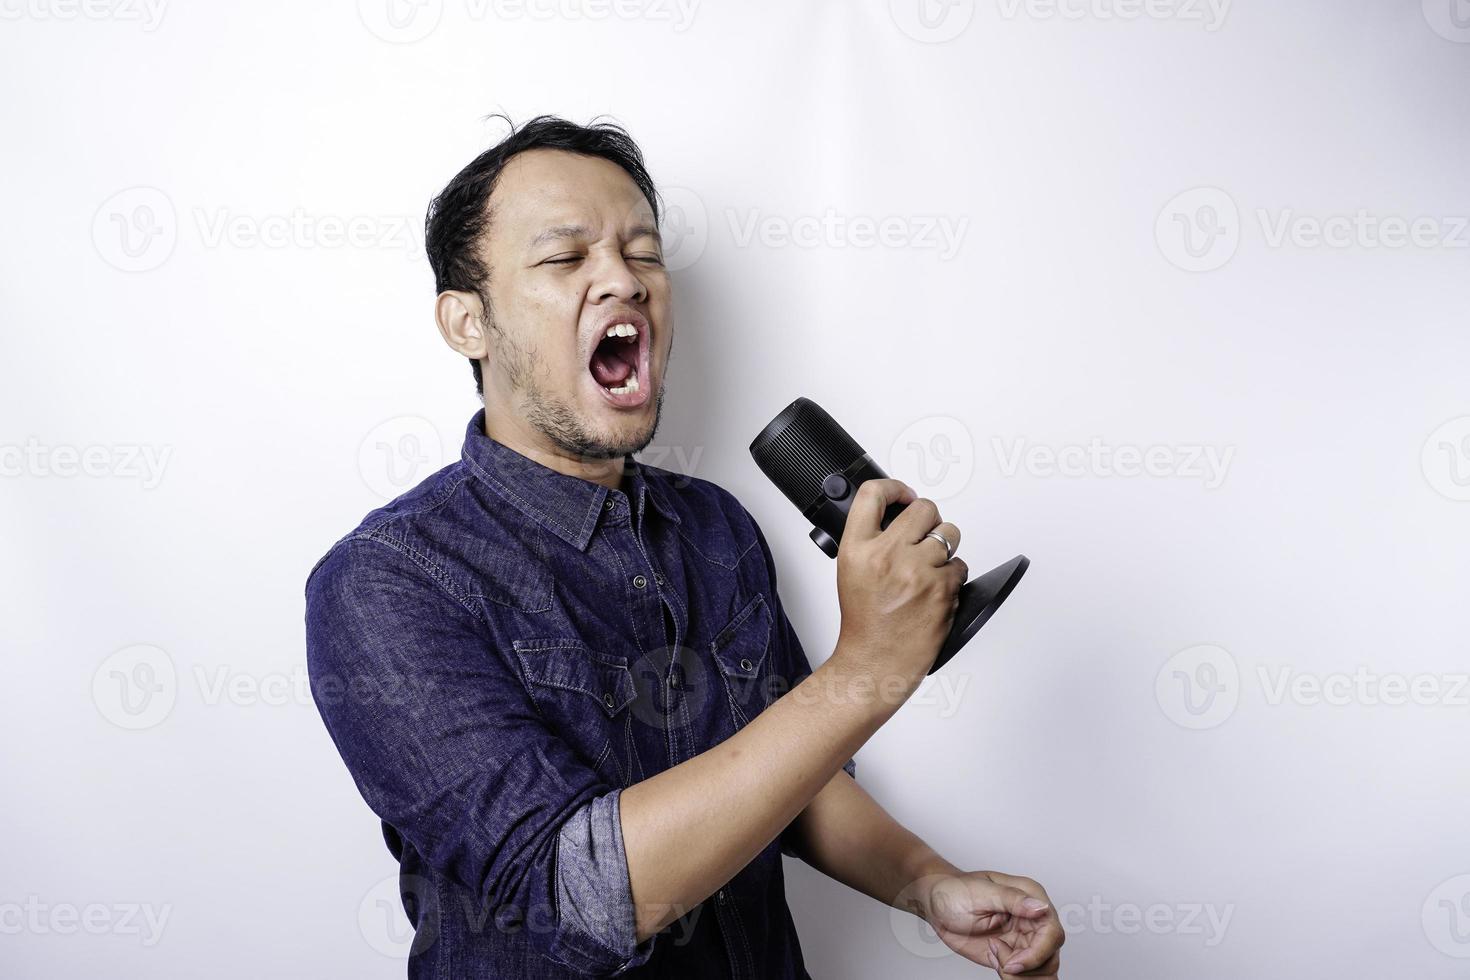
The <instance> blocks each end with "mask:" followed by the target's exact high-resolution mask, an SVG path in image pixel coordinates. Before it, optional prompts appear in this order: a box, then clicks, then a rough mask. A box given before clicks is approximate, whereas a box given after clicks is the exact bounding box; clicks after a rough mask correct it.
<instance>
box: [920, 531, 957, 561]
mask: <svg viewBox="0 0 1470 980" xmlns="http://www.w3.org/2000/svg"><path fill="white" fill-rule="evenodd" d="M924 537H926V538H938V539H939V540H940V541H943V542H944V560H945V561H949V560H950V559H951V558H953V557H954V545H952V544H950V543H949V538H946V537H945V536H944V535H942V534H940V533H939V532H938V531H930V532H929V533H928V534H926V535H924Z"/></svg>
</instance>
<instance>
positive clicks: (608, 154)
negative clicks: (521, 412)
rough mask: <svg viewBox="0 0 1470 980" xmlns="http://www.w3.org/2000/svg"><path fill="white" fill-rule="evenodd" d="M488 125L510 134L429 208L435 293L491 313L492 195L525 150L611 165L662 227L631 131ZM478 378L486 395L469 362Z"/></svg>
mask: <svg viewBox="0 0 1470 980" xmlns="http://www.w3.org/2000/svg"><path fill="white" fill-rule="evenodd" d="M486 118H488V119H496V118H499V119H504V120H505V122H506V124H507V125H508V126H509V127H510V132H509V133H508V134H507V135H506V136H505V138H504V139H502V140H501V141H500V142H499V143H496V144H495V145H494V146H492V147H490V148H489V149H488V150H486V151H485V152H483V153H481V154H480V155H479V156H477V157H475V158H474V159H473V160H471V161H470V162H469V164H468V165H467V166H465V168H464V169H463V170H461V171H460V172H459V173H457V174H455V175H454V179H453V180H451V181H450V182H449V183H448V185H446V186H445V188H444V189H443V190H442V191H440V192H439V193H438V195H437V196H435V198H434V199H433V200H432V201H430V202H429V210H428V213H427V214H426V215H425V217H424V249H425V251H427V252H428V254H429V265H430V267H432V268H433V270H434V291H435V292H436V293H442V292H444V291H445V290H446V289H462V290H465V291H467V292H473V293H475V294H476V295H477V296H479V297H480V299H481V302H482V303H483V304H484V307H485V311H486V314H487V315H488V313H489V311H490V302H489V296H488V293H487V290H486V287H487V286H488V285H489V279H490V270H489V269H488V268H487V267H486V265H485V262H484V261H483V260H482V259H481V257H480V252H479V245H480V238H481V236H482V235H484V233H485V231H486V229H487V228H488V227H489V223H490V207H489V204H490V194H491V192H492V191H494V190H495V182H496V181H497V180H498V179H499V177H500V172H501V171H502V170H504V169H505V165H506V164H507V163H509V162H510V160H511V158H512V157H514V156H515V155H516V154H518V153H524V152H525V151H526V150H535V149H552V150H567V151H569V152H571V153H580V154H582V155H583V156H592V157H601V158H602V159H604V160H610V161H612V162H613V163H615V164H617V165H618V166H620V167H622V168H623V169H624V170H625V171H627V173H628V176H629V177H631V178H633V183H635V184H637V185H638V189H639V190H641V191H642V192H643V196H644V197H646V198H648V204H649V206H650V207H651V208H652V209H653V220H654V224H655V225H656V224H658V220H659V207H658V191H657V189H656V188H655V187H654V186H653V178H652V177H650V176H649V175H648V170H647V168H646V167H645V166H644V164H643V153H642V151H641V150H639V148H638V144H637V143H635V142H633V137H632V136H630V135H628V132H627V130H625V129H624V128H623V127H622V126H619V125H618V124H617V123H612V122H601V123H600V122H597V120H595V119H594V120H593V121H592V122H591V123H589V124H588V125H586V126H579V125H578V124H577V123H574V122H570V121H568V120H566V119H562V118H561V117H559V116H550V115H541V116H536V117H535V118H534V119H531V120H529V121H527V122H526V123H525V125H523V126H520V127H517V126H516V124H515V123H514V122H513V121H512V120H511V119H510V117H509V116H506V115H504V114H502V113H495V114H492V115H491V116H488V117H486ZM470 365H471V367H472V368H473V370H474V374H475V391H476V392H477V393H481V394H483V393H484V389H485V381H484V378H483V377H482V376H481V371H480V362H479V361H477V360H475V359H473V358H471V359H470Z"/></svg>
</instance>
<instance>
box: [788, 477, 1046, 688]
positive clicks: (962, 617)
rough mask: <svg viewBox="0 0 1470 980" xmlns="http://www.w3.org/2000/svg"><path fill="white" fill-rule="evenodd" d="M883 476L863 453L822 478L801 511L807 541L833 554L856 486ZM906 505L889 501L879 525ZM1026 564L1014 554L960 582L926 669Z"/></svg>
mask: <svg viewBox="0 0 1470 980" xmlns="http://www.w3.org/2000/svg"><path fill="white" fill-rule="evenodd" d="M886 479H888V474H887V473H884V472H883V469H882V467H880V466H879V465H878V464H877V463H876V462H874V461H873V457H872V456H870V455H869V454H867V453H863V454H862V455H861V456H859V457H858V458H857V459H855V460H854V461H853V462H852V464H851V465H849V466H848V467H847V468H846V469H845V470H842V471H841V472H838V473H831V474H828V476H827V478H826V479H825V480H823V481H822V492H821V494H819V495H818V497H817V499H816V500H814V501H812V503H811V504H809V505H808V506H807V507H806V508H805V509H804V510H803V511H802V513H803V515H805V517H806V518H807V520H809V521H811V522H812V531H811V539H812V540H813V541H815V542H816V543H817V547H819V548H821V549H822V550H823V551H824V552H826V553H827V555H828V557H830V558H836V557H837V548H838V545H839V544H840V543H841V542H842V529H843V528H844V527H845V526H846V525H847V514H848V511H849V510H851V508H852V502H853V499H854V498H855V497H856V495H857V488H858V487H859V486H861V485H862V484H863V483H865V482H867V481H868V480H886ZM906 507H908V504H902V503H892V504H889V505H888V506H887V507H885V508H884V510H883V517H882V518H881V519H880V520H879V522H878V523H879V527H880V528H887V527H888V525H889V524H891V523H893V519H894V518H895V517H897V516H898V515H899V514H902V513H903V512H904V509H905V508H906ZM1030 565H1031V562H1030V560H1029V559H1028V558H1027V557H1026V556H1025V555H1017V556H1016V557H1014V558H1012V559H1011V560H1010V561H1008V562H1005V563H1004V564H1001V565H997V566H996V567H995V568H992V569H991V570H990V571H988V572H985V573H984V574H983V575H980V576H978V577H977V578H973V579H971V580H970V581H968V582H966V583H965V584H964V585H963V586H961V588H960V603H959V608H958V609H957V610H956V611H955V616H954V622H953V623H952V625H951V627H950V632H949V636H948V637H947V638H946V639H945V641H944V643H943V644H942V645H941V646H940V648H939V653H938V655H937V656H936V657H935V658H934V664H933V665H932V666H931V667H930V668H929V670H928V671H927V673H930V674H932V673H934V672H935V671H936V670H938V669H939V668H940V667H943V666H944V665H945V664H947V663H949V661H950V660H951V659H952V658H953V657H954V655H955V654H956V653H959V651H960V648H961V647H963V646H964V645H965V644H966V643H968V642H969V640H970V638H971V637H972V636H974V635H975V634H976V633H977V632H979V630H980V627H982V626H984V625H985V623H986V622H987V621H988V620H989V619H990V617H991V616H992V615H993V614H994V613H995V611H996V610H997V609H999V608H1000V606H1001V603H1003V602H1005V601H1006V598H1007V597H1008V596H1009V595H1010V594H1011V591H1012V590H1013V589H1015V587H1016V583H1018V582H1020V581H1021V576H1022V575H1025V574H1026V569H1027V568H1029V567H1030Z"/></svg>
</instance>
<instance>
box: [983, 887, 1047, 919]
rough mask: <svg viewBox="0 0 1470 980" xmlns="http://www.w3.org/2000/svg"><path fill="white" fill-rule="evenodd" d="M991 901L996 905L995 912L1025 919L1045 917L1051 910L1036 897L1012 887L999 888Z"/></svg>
mask: <svg viewBox="0 0 1470 980" xmlns="http://www.w3.org/2000/svg"><path fill="white" fill-rule="evenodd" d="M991 900H992V901H993V902H994V903H995V905H994V909H995V911H997V912H1007V913H1009V914H1011V915H1015V916H1020V917H1021V918H1024V919H1034V918H1037V917H1038V916H1041V915H1045V914H1046V910H1047V909H1048V908H1050V906H1049V905H1048V904H1047V903H1046V902H1044V901H1042V900H1041V899H1039V898H1037V897H1036V896H1035V895H1028V894H1026V893H1025V892H1023V891H1021V889H1019V888H1015V887H1013V886H1011V885H1000V886H997V888H996V889H995V891H994V892H993V893H992V895H991Z"/></svg>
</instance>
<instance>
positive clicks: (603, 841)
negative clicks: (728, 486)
mask: <svg viewBox="0 0 1470 980" xmlns="http://www.w3.org/2000/svg"><path fill="white" fill-rule="evenodd" d="M306 637H307V662H308V670H309V676H310V681H311V690H312V696H313V698H314V699H315V702H316V705H317V708H318V710H319V711H320V712H321V715H322V719H323V720H324V722H325V723H326V727H327V731H328V732H329V733H330V735H331V738H332V740H333V742H334V743H335V744H336V746H337V750H338V752H339V753H340V754H341V756H342V759H343V761H344V762H345V763H346V764H347V768H348V770H349V771H350V772H351V774H352V778H353V780H354V781H355V782H356V784H357V787H358V789H359V791H360V792H361V793H362V796H363V799H364V800H365V801H366V803H367V805H368V806H369V807H370V808H371V809H372V810H373V812H374V813H375V814H376V815H377V816H378V817H379V818H380V819H381V821H382V829H383V835H384V838H385V840H386V842H387V844H388V848H389V850H390V852H391V853H392V854H393V857H394V858H395V859H396V860H397V861H398V863H399V885H400V889H399V891H400V895H401V897H402V899H403V903H404V909H405V911H406V913H407V915H408V917H409V920H410V921H411V922H413V923H414V925H415V929H416V933H415V939H414V943H413V946H412V949H411V952H410V956H409V966H408V975H409V977H411V978H413V977H434V978H460V977H469V976H476V977H516V978H524V980H539V978H559V977H575V976H615V975H616V976H627V977H681V978H683V977H700V978H712V977H737V978H752V980H753V978H802V977H806V976H807V973H806V970H805V968H804V966H803V962H802V956H801V947H800V944H799V942H798V941H797V935H796V930H795V927H794V926H793V923H792V919H791V914H790V910H789V909H788V908H787V905H786V899H785V888H784V878H783V874H782V861H781V855H782V853H786V854H792V851H791V850H790V847H789V844H788V843H787V841H786V835H785V833H783V834H782V835H781V836H779V837H777V838H776V839H775V840H773V841H772V842H771V843H770V844H769V845H767V846H766V848H765V849H764V850H762V851H761V852H760V853H759V854H758V855H756V857H755V858H754V860H752V861H751V862H750V863H749V864H748V865H747V866H746V867H745V868H743V869H742V870H741V871H740V872H739V873H738V874H737V875H736V876H735V877H734V878H732V879H731V880H730V881H729V882H728V883H727V884H726V885H725V886H724V887H723V888H721V889H719V890H718V891H717V892H716V893H715V894H714V895H712V896H710V897H709V899H707V900H706V901H705V902H703V903H701V904H700V905H698V906H696V907H695V908H693V909H691V910H689V911H688V912H687V913H686V914H685V915H684V916H683V917H681V918H680V919H678V920H676V921H675V922H674V923H672V924H671V925H669V926H668V927H667V928H665V929H664V930H663V931H662V932H660V933H658V934H657V935H654V936H651V937H649V938H648V939H646V940H645V941H644V942H643V943H642V944H635V938H636V937H635V933H634V920H633V905H632V898H631V890H630V887H629V880H628V865H627V858H626V855H625V853H624V850H623V836H622V825H621V822H620V817H619V810H618V804H619V799H620V796H621V793H622V790H623V789H624V788H625V787H628V786H631V785H632V784H634V783H636V782H639V781H640V780H643V779H647V778H649V777H650V776H653V775H655V774H656V773H659V772H662V771H663V770H665V769H668V768H670V767H672V766H675V765H678V764H679V763H681V762H684V761H685V760H687V759H689V758H691V757H693V756H695V755H698V754H699V753H701V752H704V751H706V750H708V749H709V748H711V747H712V746H714V745H716V744H718V743H719V742H721V741H723V740H724V739H726V738H729V737H730V736H731V735H733V734H734V733H735V732H736V731H737V730H739V729H740V728H741V727H742V726H744V725H746V724H748V723H749V722H750V720H751V719H752V718H754V717H755V716H756V715H757V714H759V713H760V712H761V711H762V710H763V709H764V708H766V707H767V706H769V704H770V703H771V702H772V701H773V700H775V699H776V698H777V697H780V696H781V695H782V694H783V693H784V692H785V691H788V690H790V689H791V688H792V687H793V686H795V685H796V684H797V683H798V682H800V680H801V679H802V678H803V677H805V676H806V675H807V674H809V673H810V672H811V665H810V663H809V662H808V660H807V657H806V654H805V652H804V651H803V649H802V646H801V643H800V641H799V640H798V639H797V637H796V633H795V632H794V631H793V629H792V627H791V624H790V622H789V621H788V620H787V618H786V614H785V612H784V611H783V610H782V607H781V602H780V599H779V598H778V596H777V593H776V569H775V565H774V563H773V561H772V558H771V553H770V549H769V548H768V547H767V544H766V540H765V537H764V535H763V534H762V532H761V530H760V528H759V526H758V525H757V524H756V522H755V520H754V519H753V518H752V517H751V516H750V514H749V513H748V512H747V511H746V510H745V508H744V507H742V506H741V504H740V503H739V502H738V501H737V500H736V499H735V498H734V497H733V496H732V495H731V494H730V493H729V492H728V491H726V490H724V489H722V488H720V487H719V486H717V485H715V484H713V483H710V482H709V481H707V480H701V479H697V478H694V477H689V476H684V475H679V474H675V473H672V472H669V471H667V470H663V469H660V468H658V467H656V466H652V465H649V464H646V463H642V462H640V461H637V460H635V459H633V458H632V457H627V458H626V460H625V470H624V479H623V483H622V488H621V489H618V490H609V489H608V488H606V487H604V486H602V485H600V484H597V483H593V482H590V481H587V480H582V479H579V478H576V477H572V476H567V475H565V474H561V473H558V472H556V471H555V470H552V469H551V468H549V467H547V466H544V465H542V464H540V463H538V462H536V461H534V460H531V459H529V458H528V457H526V456H523V455H521V454H519V453H517V452H515V451H514V450H512V449H510V448H508V447H506V446H504V445H502V444H501V443H498V442H496V441H494V440H493V439H491V438H489V437H488V436H487V435H486V434H485V431H484V411H483V410H481V411H480V412H478V413H476V415H475V417H474V418H473V419H472V420H471V421H470V423H469V426H468V428H467V429H466V432H465V441H464V450H463V454H462V456H461V459H460V460H459V461H457V462H455V463H453V464H451V465H449V466H447V467H445V468H444V469H442V470H440V471H439V472H437V473H435V474H433V475H432V476H430V477H428V478H427V479H426V480H424V481H423V482H422V483H420V484H419V485H418V486H416V487H414V488H413V489H412V490H410V491H409V492H408V493H406V494H404V495H403V496H401V497H399V498H397V499H396V500H394V501H392V502H391V503H389V504H387V505H385V506H383V507H381V508H379V509H377V510H374V511H373V512H371V513H370V514H368V515H367V516H366V517H365V518H364V519H363V521H362V523H361V524H360V525H358V527H357V528H356V529H355V530H354V531H352V532H351V533H349V534H347V535H346V536H344V537H343V538H341V539H340V540H338V541H337V542H336V543H335V544H334V545H333V546H332V547H331V549H330V550H329V551H328V552H327V553H326V555H324V556H323V557H322V558H321V559H320V560H319V561H318V562H317V563H316V565H315V566H314V567H313V569H312V570H311V574H310V575H309V577H308V579H307V583H306ZM843 769H845V770H846V771H847V773H848V774H849V776H855V765H854V763H853V761H852V760H848V762H847V763H846V764H845V765H844V766H843Z"/></svg>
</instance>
